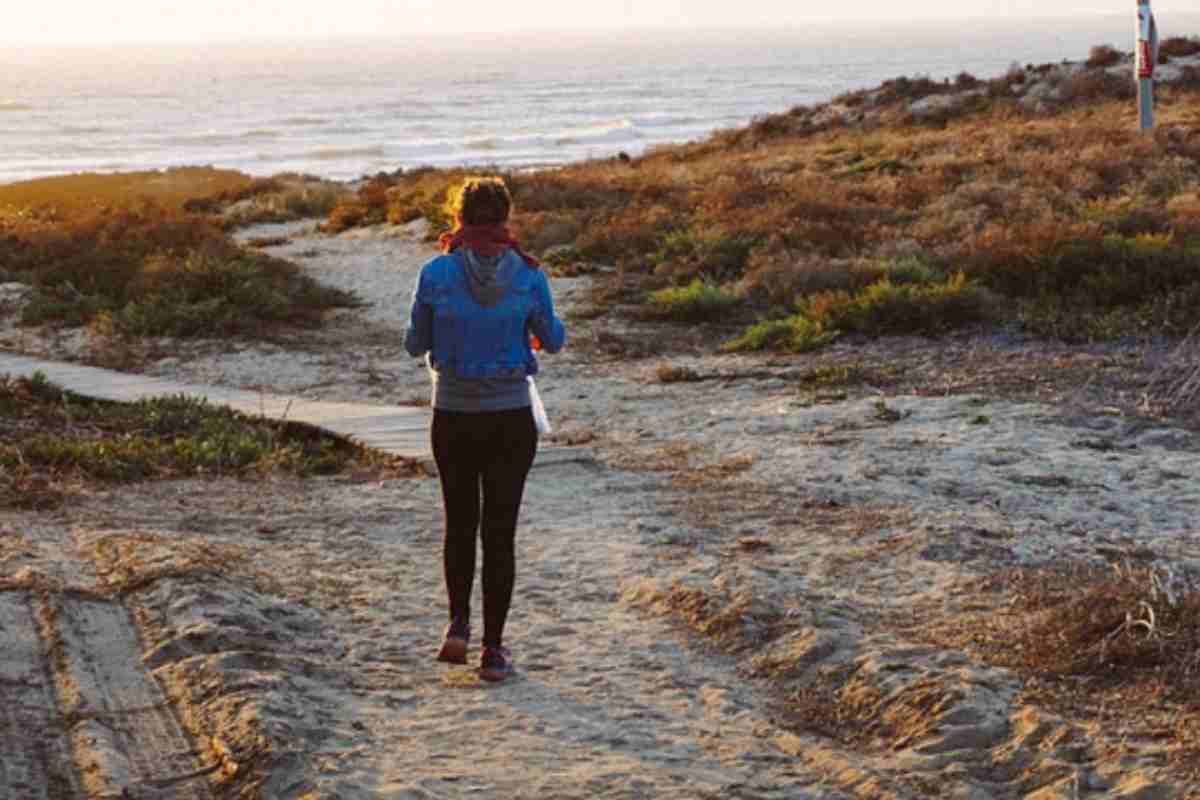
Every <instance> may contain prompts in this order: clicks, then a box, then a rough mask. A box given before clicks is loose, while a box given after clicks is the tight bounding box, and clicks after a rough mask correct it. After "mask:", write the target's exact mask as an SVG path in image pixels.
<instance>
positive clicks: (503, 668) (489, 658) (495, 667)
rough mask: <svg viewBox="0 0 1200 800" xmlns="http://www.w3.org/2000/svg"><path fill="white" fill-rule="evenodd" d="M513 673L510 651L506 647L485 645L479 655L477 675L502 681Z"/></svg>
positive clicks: (485, 678)
mask: <svg viewBox="0 0 1200 800" xmlns="http://www.w3.org/2000/svg"><path fill="white" fill-rule="evenodd" d="M512 674H513V662H512V653H510V652H509V651H508V648H507V647H485V648H483V652H482V653H481V654H480V655H479V677H481V678H483V679H484V680H485V681H493V682H495V681H502V680H504V679H505V678H507V677H509V676H510V675H512Z"/></svg>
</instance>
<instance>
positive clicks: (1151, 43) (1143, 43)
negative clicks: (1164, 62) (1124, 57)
mask: <svg viewBox="0 0 1200 800" xmlns="http://www.w3.org/2000/svg"><path fill="white" fill-rule="evenodd" d="M1137 13H1138V24H1137V50H1136V51H1135V57H1134V69H1135V70H1136V76H1137V84H1138V126H1139V128H1140V130H1142V131H1151V130H1154V67H1155V65H1156V64H1157V63H1158V25H1156V24H1155V22H1154V12H1153V11H1151V10H1150V0H1137Z"/></svg>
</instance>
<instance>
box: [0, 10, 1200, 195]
mask: <svg viewBox="0 0 1200 800" xmlns="http://www.w3.org/2000/svg"><path fill="white" fill-rule="evenodd" d="M1130 5H1131V6H1132V3H1131V4H1130ZM1158 22H1159V28H1160V30H1161V31H1162V35H1163V36H1164V37H1166V36H1172V35H1192V34H1197V33H1200V14H1197V13H1190V12H1187V13H1184V12H1180V13H1163V12H1160V13H1159V14H1158ZM1097 44H1111V45H1113V46H1116V47H1118V48H1119V49H1122V50H1132V47H1133V14H1132V11H1131V13H1130V14H1129V15H1127V16H1126V15H1121V16H1102V15H1090V16H1080V17H1077V18H1074V19H1044V20H1025V21H1017V20H1004V19H1002V20H976V21H958V22H938V23H920V24H918V23H891V24H889V25H879V26H864V25H856V26H849V25H837V24H833V23H825V24H813V25H810V26H807V27H801V28H788V29H782V30H727V31H716V30H707V31H669V30H640V31H629V32H620V31H606V32H602V33H593V34H578V33H575V34H567V33H563V34H548V33H537V34H532V33H531V34H504V35H502V36H494V37H485V36H480V35H472V36H458V37H426V38H397V39H394V40H389V39H383V38H379V39H369V40H367V39H362V40H347V41H319V42H316V41H304V42H290V43H289V42H257V43H239V44H228V43H227V44H217V45H212V46H197V45H177V46H148V45H147V46H142V45H138V46H120V47H117V46H114V47H111V48H104V49H99V48H93V49H84V48H69V49H68V48H59V49H27V50H21V49H15V48H9V49H7V50H6V51H5V52H0V183H6V182H11V181H16V180H22V179H26V178H34V177H40V176H47V175H56V174H64V173H73V172H84V171H99V172H113V171H127V170H144V169H159V168H166V167H172V166H185V165H205V164H211V165H214V166H219V167H228V168H235V169H240V170H243V171H245V172H248V173H251V174H254V175H271V174H276V173H280V172H287V171H292V172H303V173H308V174H314V175H319V176H322V177H328V178H334V179H352V178H357V177H359V176H362V175H364V174H372V173H375V172H378V171H381V170H386V171H391V170H395V169H398V168H413V167H418V166H426V165H429V166H448V165H496V166H499V167H502V168H510V169H511V168H525V167H534V166H545V165H556V164H562V163H565V162H571V161H577V160H582V159H588V158H601V157H607V156H612V155H615V154H617V153H619V152H622V151H623V152H625V153H628V154H630V155H636V154H638V153H641V152H643V151H645V150H646V149H647V148H649V147H653V146H654V145H659V144H664V143H675V142H685V141H691V140H696V139H701V138H703V137H705V136H706V135H708V134H710V133H712V132H713V131H715V130H719V129H725V128H732V127H737V126H741V125H745V124H747V123H749V122H750V121H752V120H753V119H754V118H755V117H758V116H761V115H764V114H769V113H775V112H780V111H785V110H787V109H789V108H792V107H793V106H796V105H800V104H813V103H818V102H822V101H825V100H828V99H830V98H832V97H834V96H836V95H838V94H840V93H843V92H846V91H849V90H853V89H859V88H866V87H870V86H874V85H877V84H878V83H880V82H881V81H883V80H885V79H888V78H894V77H897V76H900V75H907V76H919V75H923V76H928V77H931V78H934V79H941V78H953V77H954V76H956V75H957V74H958V73H960V72H964V71H965V72H970V73H972V74H974V75H976V76H977V77H980V78H986V77H992V76H995V75H999V74H1001V73H1003V72H1004V71H1005V70H1006V69H1007V68H1008V67H1009V66H1010V65H1011V64H1013V63H1021V64H1025V63H1045V62H1051V61H1061V60H1064V59H1069V60H1079V59H1084V58H1086V57H1087V55H1088V52H1089V50H1090V49H1091V47H1092V46H1093V45H1097Z"/></svg>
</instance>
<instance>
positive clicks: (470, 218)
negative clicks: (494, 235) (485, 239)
mask: <svg viewBox="0 0 1200 800" xmlns="http://www.w3.org/2000/svg"><path fill="white" fill-rule="evenodd" d="M446 205H447V208H448V210H449V211H450V213H451V215H452V216H454V217H456V218H461V219H462V222H463V224H464V225H503V224H504V223H505V222H508V215H509V213H511V212H512V195H511V194H509V193H508V187H507V186H505V185H504V181H503V180H502V179H500V178H467V179H466V180H465V181H463V182H462V185H461V186H458V187H455V188H454V189H451V190H450V196H449V198H448V199H447V201H446Z"/></svg>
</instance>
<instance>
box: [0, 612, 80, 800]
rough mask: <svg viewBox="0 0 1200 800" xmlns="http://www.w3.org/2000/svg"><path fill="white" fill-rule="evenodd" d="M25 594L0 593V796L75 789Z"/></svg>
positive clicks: (46, 798) (48, 798)
mask: <svg viewBox="0 0 1200 800" xmlns="http://www.w3.org/2000/svg"><path fill="white" fill-rule="evenodd" d="M55 706H56V700H55V691H54V679H53V676H52V675H51V673H50V670H49V665H48V662H47V659H46V649H45V647H44V646H43V644H42V639H41V637H40V635H39V634H38V630H37V624H36V621H35V619H34V612H33V608H32V606H31V599H30V597H29V595H27V594H24V593H18V592H4V593H0V797H9V798H29V800H57V798H62V797H73V796H76V795H77V794H78V793H79V790H78V787H77V786H76V784H75V779H74V774H73V768H72V766H71V757H70V753H69V752H68V748H67V746H66V741H65V740H64V738H63V736H62V726H61V723H60V720H59V715H58V712H57V710H56V708H55Z"/></svg>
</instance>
